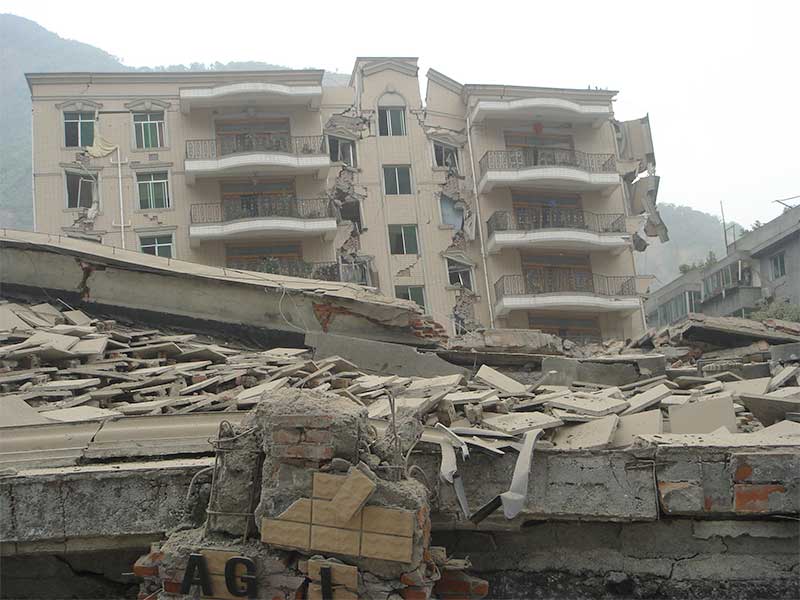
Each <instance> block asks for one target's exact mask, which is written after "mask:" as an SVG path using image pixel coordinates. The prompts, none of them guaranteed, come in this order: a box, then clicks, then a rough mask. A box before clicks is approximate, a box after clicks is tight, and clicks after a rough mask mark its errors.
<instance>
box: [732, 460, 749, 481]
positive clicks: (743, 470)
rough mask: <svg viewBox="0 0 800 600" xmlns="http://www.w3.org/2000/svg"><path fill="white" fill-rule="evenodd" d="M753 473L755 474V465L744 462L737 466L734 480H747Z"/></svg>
mask: <svg viewBox="0 0 800 600" xmlns="http://www.w3.org/2000/svg"><path fill="white" fill-rule="evenodd" d="M752 474H753V467H751V466H750V465H748V464H747V463H742V464H740V465H739V466H738V467H737V469H736V473H734V474H733V480H734V482H736V483H739V482H741V481H747V480H748V479H749V478H750V476H751V475H752Z"/></svg>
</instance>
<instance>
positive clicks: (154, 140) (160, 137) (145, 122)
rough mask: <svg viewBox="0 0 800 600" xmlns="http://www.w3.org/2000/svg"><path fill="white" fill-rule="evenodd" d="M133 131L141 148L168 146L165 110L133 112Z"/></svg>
mask: <svg viewBox="0 0 800 600" xmlns="http://www.w3.org/2000/svg"><path fill="white" fill-rule="evenodd" d="M133 133H134V137H135V138H136V147H137V148H138V149H140V150H146V149H150V148H163V147H164V146H166V145H167V143H166V137H165V135H164V111H159V112H135V113H133Z"/></svg>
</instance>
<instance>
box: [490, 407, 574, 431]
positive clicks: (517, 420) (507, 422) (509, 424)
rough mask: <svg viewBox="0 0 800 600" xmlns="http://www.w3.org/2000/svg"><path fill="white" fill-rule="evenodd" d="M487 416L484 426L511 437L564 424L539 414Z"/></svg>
mask: <svg viewBox="0 0 800 600" xmlns="http://www.w3.org/2000/svg"><path fill="white" fill-rule="evenodd" d="M486 415H487V413H484V417H483V424H484V425H485V426H487V427H491V428H492V429H497V430H498V431H502V432H503V433H510V434H511V435H517V434H519V433H525V432H526V431H530V430H531V429H548V428H551V427H558V426H559V425H563V424H564V422H563V421H561V420H560V419H557V418H555V417H551V416H550V415H547V414H545V413H539V412H532V413H513V414H508V415H498V414H489V416H486Z"/></svg>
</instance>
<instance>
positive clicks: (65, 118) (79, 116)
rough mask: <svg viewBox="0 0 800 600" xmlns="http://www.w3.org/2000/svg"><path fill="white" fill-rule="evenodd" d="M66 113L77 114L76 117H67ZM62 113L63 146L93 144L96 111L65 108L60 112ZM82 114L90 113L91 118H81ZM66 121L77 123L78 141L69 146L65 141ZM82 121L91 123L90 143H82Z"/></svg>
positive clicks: (82, 146)
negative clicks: (75, 118)
mask: <svg viewBox="0 0 800 600" xmlns="http://www.w3.org/2000/svg"><path fill="white" fill-rule="evenodd" d="M68 114H75V115H78V119H77V120H74V119H69V120H68V119H67V115H68ZM62 115H63V124H64V138H63V139H64V148H88V147H89V146H91V145H92V144H94V134H95V123H96V122H97V112H96V111H88V110H65V111H63V112H62ZM83 115H91V116H92V118H91V119H86V120H84V119H82V118H81V117H82V116H83ZM67 123H77V124H78V143H77V144H76V145H75V146H71V145H69V144H68V143H67ZM82 123H91V124H92V144H84V143H83V139H82V138H83V131H82V127H81V124H82Z"/></svg>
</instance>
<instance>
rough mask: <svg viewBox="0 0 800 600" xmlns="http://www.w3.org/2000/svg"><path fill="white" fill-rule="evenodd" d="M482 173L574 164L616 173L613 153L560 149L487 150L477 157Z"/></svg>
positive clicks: (595, 171) (587, 169)
mask: <svg viewBox="0 0 800 600" xmlns="http://www.w3.org/2000/svg"><path fill="white" fill-rule="evenodd" d="M479 164H480V170H481V175H485V174H486V172H487V171H518V170H519V169H528V168H531V167H573V168H576V169H582V170H583V171H589V172H590V173H616V172H617V164H616V160H615V159H614V155H613V154H590V153H587V152H581V151H580V150H562V149H560V148H538V147H535V146H534V147H531V148H519V149H517V150H490V151H489V152H487V153H486V154H484V155H483V158H481V160H480V163H479Z"/></svg>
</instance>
